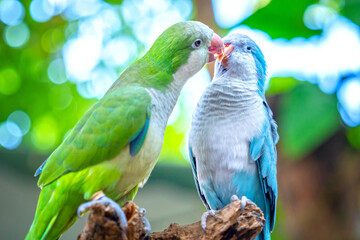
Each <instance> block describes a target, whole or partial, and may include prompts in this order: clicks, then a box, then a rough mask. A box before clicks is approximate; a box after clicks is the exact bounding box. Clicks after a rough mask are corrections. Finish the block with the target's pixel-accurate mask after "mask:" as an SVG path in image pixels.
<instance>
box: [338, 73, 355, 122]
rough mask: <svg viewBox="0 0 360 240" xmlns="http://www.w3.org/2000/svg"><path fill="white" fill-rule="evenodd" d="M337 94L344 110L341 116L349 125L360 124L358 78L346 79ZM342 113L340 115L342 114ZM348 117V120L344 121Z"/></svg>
mask: <svg viewBox="0 0 360 240" xmlns="http://www.w3.org/2000/svg"><path fill="white" fill-rule="evenodd" d="M337 96H338V99H339V102H340V104H341V106H342V108H343V109H344V110H345V112H346V115H347V116H346V117H345V118H343V119H344V121H345V123H346V124H348V125H349V126H356V125H359V124H360V78H359V77H353V78H350V79H347V80H346V81H345V82H344V83H343V84H342V85H341V87H340V89H339V91H338V92H337ZM344 114H345V113H343V114H342V115H344ZM347 119H348V121H346V120H347Z"/></svg>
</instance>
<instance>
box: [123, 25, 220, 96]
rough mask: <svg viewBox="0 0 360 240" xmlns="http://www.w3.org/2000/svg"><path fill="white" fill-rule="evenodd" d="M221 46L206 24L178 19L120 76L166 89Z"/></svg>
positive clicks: (217, 52) (195, 70)
mask: <svg viewBox="0 0 360 240" xmlns="http://www.w3.org/2000/svg"><path fill="white" fill-rule="evenodd" d="M222 49H223V42H222V40H221V38H220V37H219V36H218V35H217V34H215V33H214V31H213V30H212V29H210V28H209V27H208V26H206V25H205V24H203V23H200V22H196V21H186V22H179V23H176V24H174V25H172V26H171V27H169V28H168V29H166V30H165V31H164V32H163V33H162V34H161V35H160V36H159V37H158V38H157V39H156V41H155V42H154V44H153V45H152V47H151V48H150V50H149V51H148V52H147V53H146V54H145V55H144V56H143V57H142V58H141V59H139V60H138V61H137V62H136V63H134V64H133V65H132V66H131V67H129V68H128V69H127V70H126V71H125V72H124V73H123V75H122V76H121V77H120V79H119V80H120V81H121V82H122V81H123V80H125V81H126V83H127V84H134V83H135V84H141V85H142V86H145V87H151V88H156V89H159V90H166V89H167V86H168V85H169V84H170V83H171V82H172V81H174V80H175V79H176V78H177V79H179V78H180V82H181V81H183V82H185V81H186V80H187V79H189V78H190V77H192V76H193V75H194V74H195V73H197V72H198V71H200V69H201V68H202V67H203V66H204V65H205V64H206V63H207V62H210V61H213V60H214V59H215V58H214V54H219V53H221V52H222ZM135 72H136V73H135ZM134 75H136V77H135V76H134ZM124 78H125V79H124Z"/></svg>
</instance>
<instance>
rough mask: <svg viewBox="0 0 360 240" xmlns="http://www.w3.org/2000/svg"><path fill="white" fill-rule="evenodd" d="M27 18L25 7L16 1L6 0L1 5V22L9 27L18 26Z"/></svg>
mask: <svg viewBox="0 0 360 240" xmlns="http://www.w3.org/2000/svg"><path fill="white" fill-rule="evenodd" d="M24 16H25V9H24V6H23V5H22V4H21V3H20V2H19V1H16V0H4V1H2V2H1V3H0V20H1V21H2V22H3V23H5V24H7V25H17V24H19V23H21V22H22V20H23V19H24Z"/></svg>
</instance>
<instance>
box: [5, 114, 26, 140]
mask: <svg viewBox="0 0 360 240" xmlns="http://www.w3.org/2000/svg"><path fill="white" fill-rule="evenodd" d="M7 120H8V121H9V122H13V123H15V124H16V125H17V126H18V127H19V128H20V130H21V134H22V135H21V136H23V135H25V134H26V133H28V132H29V130H30V126H31V121H30V117H29V116H28V115H27V114H26V113H25V112H23V111H21V110H17V111H14V112H13V113H11V114H10V115H9V117H8V119H7Z"/></svg>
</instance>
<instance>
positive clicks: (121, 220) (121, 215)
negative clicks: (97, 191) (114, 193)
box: [77, 194, 128, 233]
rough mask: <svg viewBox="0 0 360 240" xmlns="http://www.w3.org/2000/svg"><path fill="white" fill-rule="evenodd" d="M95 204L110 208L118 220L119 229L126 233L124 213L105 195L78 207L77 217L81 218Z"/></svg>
mask: <svg viewBox="0 0 360 240" xmlns="http://www.w3.org/2000/svg"><path fill="white" fill-rule="evenodd" d="M96 203H101V204H103V205H105V206H110V207H112V208H113V209H114V210H115V213H116V215H117V217H118V218H119V226H120V228H121V230H122V231H123V232H124V233H126V229H127V226H128V224H127V220H126V216H125V213H124V211H123V210H122V209H121V207H120V206H119V204H117V203H116V202H114V201H113V200H111V199H110V198H108V197H106V196H105V194H103V195H102V196H100V197H99V198H98V199H96V200H91V201H89V202H86V203H83V204H81V205H80V207H79V208H78V210H77V215H78V216H79V217H81V215H83V214H84V213H85V212H87V211H88V210H89V209H90V208H91V206H93V205H94V204H96Z"/></svg>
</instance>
